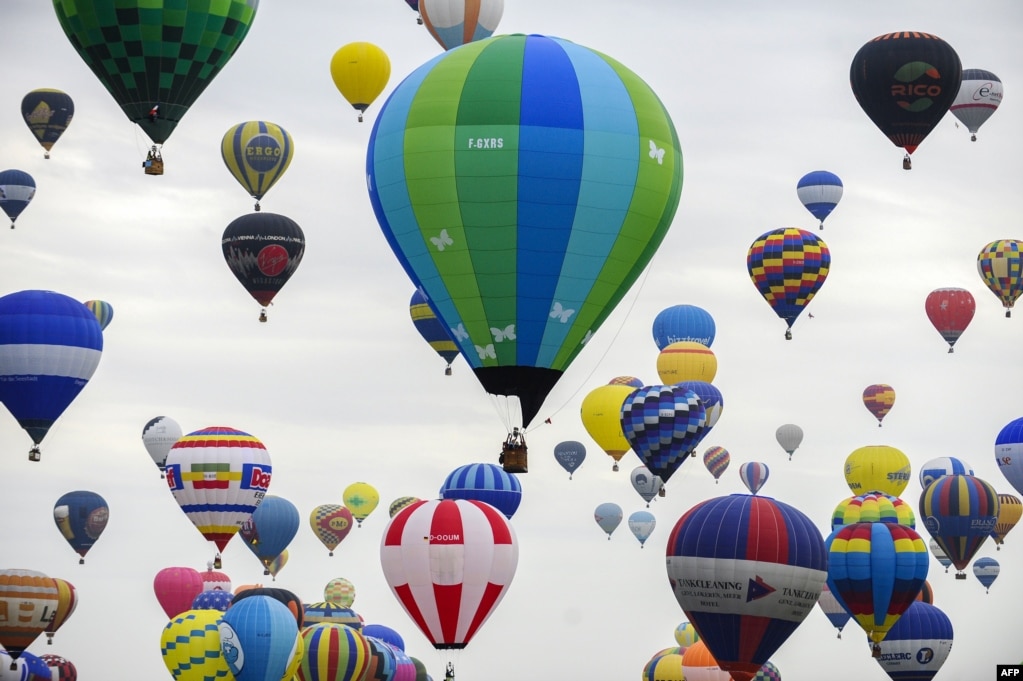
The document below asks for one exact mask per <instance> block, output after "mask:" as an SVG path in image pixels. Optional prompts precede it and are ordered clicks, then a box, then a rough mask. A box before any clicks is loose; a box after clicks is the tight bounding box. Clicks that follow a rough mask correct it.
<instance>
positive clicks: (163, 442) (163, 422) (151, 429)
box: [142, 416, 184, 478]
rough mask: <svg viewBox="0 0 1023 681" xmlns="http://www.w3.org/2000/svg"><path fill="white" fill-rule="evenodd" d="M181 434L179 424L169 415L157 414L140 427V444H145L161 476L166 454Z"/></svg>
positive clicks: (165, 462) (164, 467)
mask: <svg viewBox="0 0 1023 681" xmlns="http://www.w3.org/2000/svg"><path fill="white" fill-rule="evenodd" d="M182 435H184V433H183V432H182V430H181V426H180V425H178V422H177V421H175V420H174V419H172V418H171V417H169V416H157V417H155V418H152V419H149V421H148V422H147V423H146V425H144V426H143V427H142V444H143V445H145V447H146V451H147V452H149V456H150V457H151V458H152V459H153V463H155V464H156V467H157V468H159V469H160V477H161V478H162V477H163V476H164V470H165V469H166V467H167V466H166V464H167V454H169V453H170V450H171V447H173V446H174V443H175V442H177V441H178V440H180V439H181V436H182Z"/></svg>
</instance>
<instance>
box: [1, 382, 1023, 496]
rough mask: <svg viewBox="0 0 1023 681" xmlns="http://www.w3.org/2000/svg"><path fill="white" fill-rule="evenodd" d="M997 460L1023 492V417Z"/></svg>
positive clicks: (1002, 438) (1004, 436)
mask: <svg viewBox="0 0 1023 681" xmlns="http://www.w3.org/2000/svg"><path fill="white" fill-rule="evenodd" d="M0 385H2V384H0ZM995 462H996V463H997V464H998V470H1000V471H1001V472H1002V475H1004V476H1005V479H1006V480H1008V481H1009V484H1010V485H1012V486H1013V487H1014V488H1015V489H1016V491H1017V492H1019V493H1020V494H1023V417H1020V418H1018V419H1015V420H1013V421H1010V422H1009V423H1007V424H1006V425H1005V426H1004V427H1003V428H1002V429H1001V430H1000V431H999V432H998V436H997V437H995Z"/></svg>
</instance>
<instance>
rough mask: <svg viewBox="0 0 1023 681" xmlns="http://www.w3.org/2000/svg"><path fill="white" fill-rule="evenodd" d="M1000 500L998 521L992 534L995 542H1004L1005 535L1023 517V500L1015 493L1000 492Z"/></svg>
mask: <svg viewBox="0 0 1023 681" xmlns="http://www.w3.org/2000/svg"><path fill="white" fill-rule="evenodd" d="M998 501H999V504H998V521H997V523H996V524H995V531H994V533H993V534H992V535H991V536H992V537H993V538H994V540H995V544H1003V543H1004V542H1005V535H1007V534H1009V530H1011V529H1012V528H1014V527H1016V523H1018V522H1019V521H1020V519H1021V518H1023V502H1021V501H1020V498H1019V497H1017V496H1015V495H1014V494H999V495H998Z"/></svg>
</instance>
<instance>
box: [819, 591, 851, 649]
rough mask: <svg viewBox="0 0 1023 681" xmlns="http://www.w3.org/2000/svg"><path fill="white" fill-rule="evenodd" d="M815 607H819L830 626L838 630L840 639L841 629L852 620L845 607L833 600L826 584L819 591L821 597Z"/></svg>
mask: <svg viewBox="0 0 1023 681" xmlns="http://www.w3.org/2000/svg"><path fill="white" fill-rule="evenodd" d="M817 605H819V606H820V609H821V611H823V612H824V614H825V615H826V616H827V618H828V621H829V622H831V626H833V627H834V628H835V629H838V638H842V629H844V628H845V625H846V624H848V623H849V620H850V619H852V615H850V614H849V611H847V610H846V609H845V606H843V605H842V604H841V603H839V601H838V599H837V598H835V594H833V593H831V587H830V586H828V585H827V584H825V585H824V588H823V589H821V597H820V598H818V599H817Z"/></svg>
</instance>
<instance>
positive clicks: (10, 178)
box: [0, 170, 36, 229]
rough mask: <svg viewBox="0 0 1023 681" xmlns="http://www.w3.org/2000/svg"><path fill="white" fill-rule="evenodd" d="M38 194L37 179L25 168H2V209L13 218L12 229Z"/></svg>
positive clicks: (0, 172) (0, 186)
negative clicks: (24, 169)
mask: <svg viewBox="0 0 1023 681" xmlns="http://www.w3.org/2000/svg"><path fill="white" fill-rule="evenodd" d="M35 195H36V181H35V180H34V179H32V176H31V175H29V174H28V173H26V172H25V171H23V170H0V210H3V212H5V213H7V217H9V218H10V219H11V229H14V223H15V221H17V219H18V216H19V215H21V212H22V211H23V210H25V209H26V208H28V204H29V203H31V201H32V198H33V197H35Z"/></svg>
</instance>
